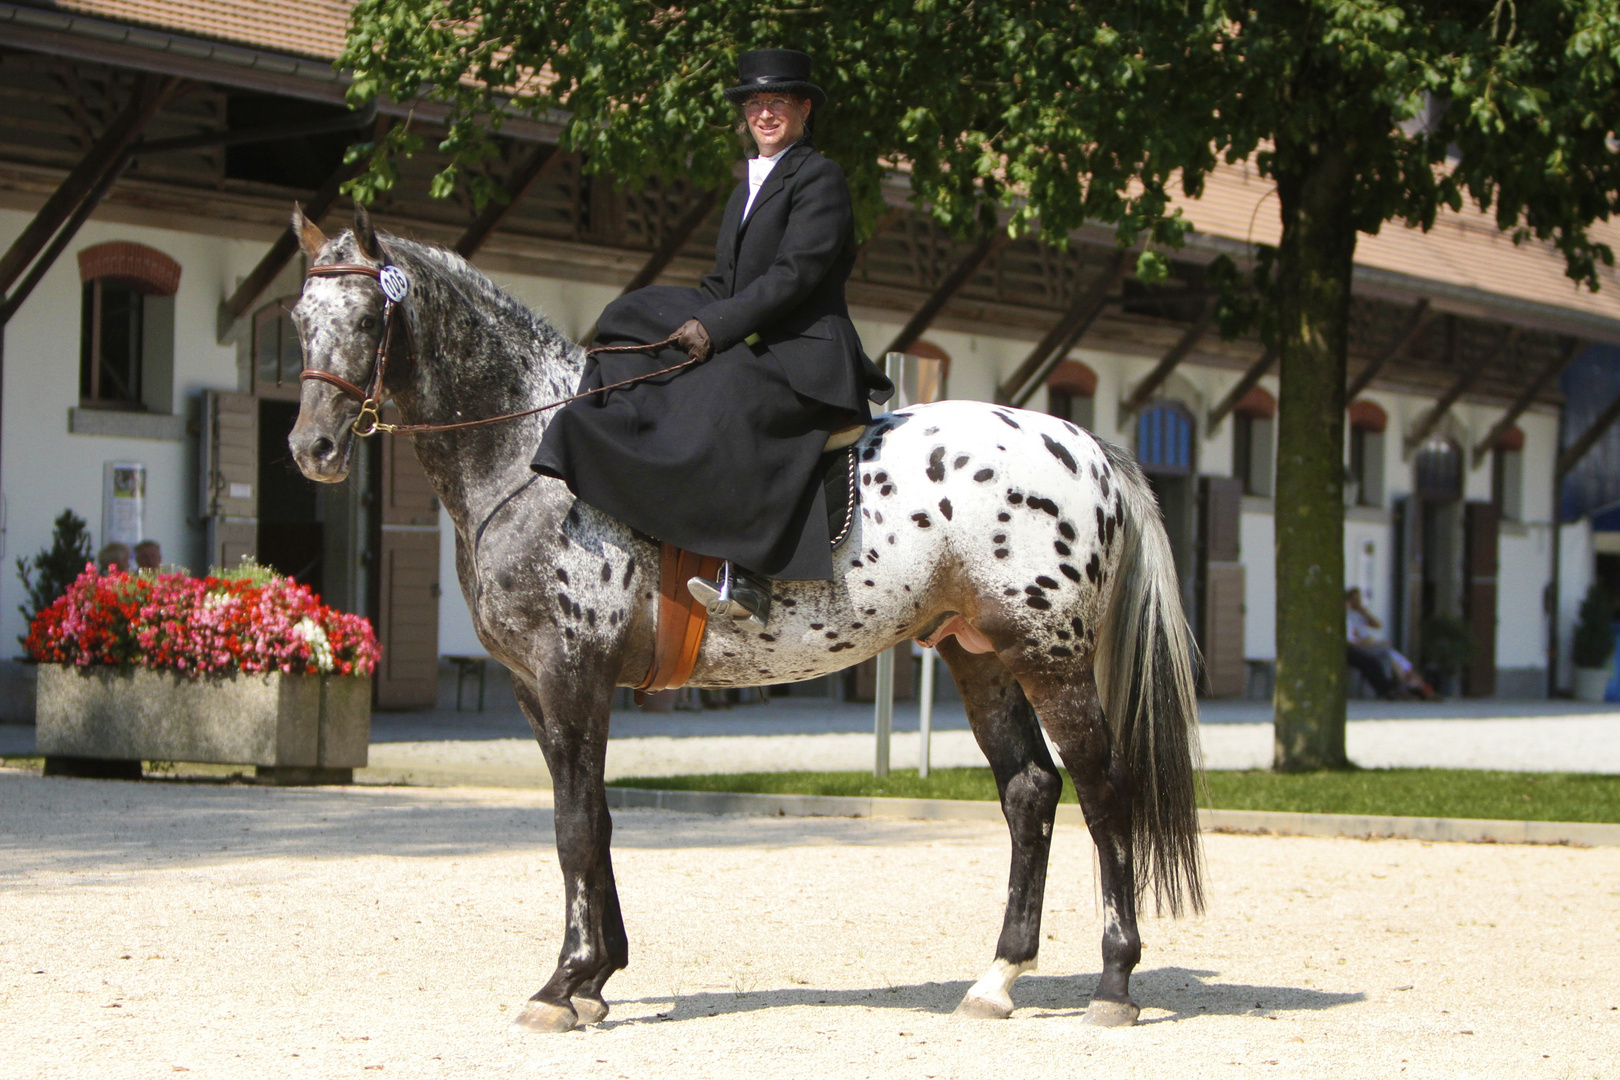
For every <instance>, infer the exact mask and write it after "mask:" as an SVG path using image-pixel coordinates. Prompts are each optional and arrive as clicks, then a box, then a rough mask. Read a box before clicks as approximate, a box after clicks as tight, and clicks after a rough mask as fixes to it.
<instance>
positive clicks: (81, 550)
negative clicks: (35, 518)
mask: <svg viewBox="0 0 1620 1080" xmlns="http://www.w3.org/2000/svg"><path fill="white" fill-rule="evenodd" d="M94 561H95V555H94V554H92V550H91V540H90V529H89V527H88V526H87V525H86V524H85V521H84V519H83V518H81V517H80V516H79V515H78V514H75V513H74V512H73V511H72V510H64V511H62V514H61V516H60V517H58V518H57V519H56V525H55V527H54V528H53V529H52V530H51V546H50V547H48V548H40V549H39V552H38V554H36V555H34V556H33V557H32V558H28V559H25V558H23V557H22V556H21V555H19V556H17V578H18V580H19V581H21V582H22V584H23V590H24V591H25V592H27V594H28V603H26V604H18V605H17V610H18V611H20V612H22V614H23V618H24V619H26V620H27V621H28V625H29V626H32V625H33V623H34V616H36V615H38V614H39V613H40V612H42V611H44V610H45V609H46V608H48V607H50V606H51V605H52V604H54V603H56V601H57V598H58V597H60V596H61V595H62V594H63V593H65V592H67V591H68V586H69V585H72V584H73V583H74V582H75V581H77V580H78V577H79V575H80V574H82V573H84V567H85V564H86V563H89V562H94ZM36 574H37V575H39V576H38V577H35V576H34V575H36ZM17 640H18V641H20V642H22V643H23V644H24V645H26V644H28V635H27V634H26V633H25V634H23V635H22V636H21V637H19V638H18V639H17Z"/></svg>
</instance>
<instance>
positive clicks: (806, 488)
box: [533, 49, 893, 626]
mask: <svg viewBox="0 0 1620 1080" xmlns="http://www.w3.org/2000/svg"><path fill="white" fill-rule="evenodd" d="M737 72H738V76H739V81H738V84H737V85H735V86H732V87H729V88H727V89H726V91H725V95H726V98H727V100H729V101H731V102H732V103H733V104H735V105H737V106H739V107H740V109H741V111H742V116H743V119H744V120H745V121H746V127H747V131H748V134H749V135H750V136H751V137H752V140H753V143H754V146H755V147H756V148H757V151H758V154H757V156H755V157H753V158H751V159H750V160H749V162H748V178H747V179H746V180H745V181H743V182H741V183H739V184H738V185H737V187H736V190H734V191H733V192H732V193H731V199H730V201H729V202H727V203H726V209H725V215H724V217H723V218H722V219H721V223H720V236H719V241H718V243H717V244H716V249H715V263H714V271H713V272H712V273H710V274H708V275H707V276H705V277H704V278H703V280H702V282H701V283H700V284H699V286H698V287H697V288H695V289H692V288H675V287H669V286H649V287H648V288H645V289H639V290H637V291H636V292H633V293H629V294H627V295H625V296H622V297H620V298H619V299H617V300H615V301H614V302H613V303H611V304H609V305H608V307H607V308H606V309H605V310H604V311H603V312H602V317H601V319H600V320H599V321H598V324H597V341H598V343H599V344H603V345H615V344H646V343H649V342H656V341H662V340H664V339H665V338H668V337H670V336H671V335H672V334H673V335H674V336H675V338H676V340H677V342H678V348H679V351H676V350H675V349H672V348H668V347H666V348H665V349H664V350H663V351H662V352H661V353H660V354H659V355H657V356H652V357H649V356H646V355H644V354H633V353H621V354H599V355H597V356H595V357H592V358H591V360H590V361H589V362H588V363H587V365H586V369H585V375H584V377H583V379H582V380H581V383H580V389H581V390H582V391H583V390H590V389H592V388H595V387H600V386H605V385H607V384H609V383H613V382H617V381H619V380H621V379H626V378H629V377H632V376H635V375H643V374H646V373H648V372H652V371H657V370H659V369H660V368H663V367H667V366H669V365H670V364H671V363H674V362H678V361H679V359H680V357H681V354H682V353H684V354H685V355H686V356H688V357H691V358H692V359H695V360H708V362H707V363H700V364H699V365H698V366H696V367H692V368H688V369H686V370H685V371H682V372H679V373H677V374H675V375H666V376H662V377H660V378H658V379H654V380H649V381H647V382H642V383H638V384H636V385H635V386H632V387H629V388H626V389H621V390H615V391H612V392H610V393H606V394H596V395H593V396H591V397H588V398H582V399H580V400H578V401H575V402H573V403H572V404H570V405H568V406H566V407H565V408H564V409H562V411H560V412H559V413H558V414H557V416H556V418H555V419H554V420H552V422H551V423H550V424H549V425H548V426H547V428H546V433H545V436H544V437H543V438H542V440H541V442H540V449H539V451H538V452H537V453H536V454H535V458H534V464H533V467H534V469H535V471H536V472H539V473H541V474H542V475H545V476H553V477H557V478H559V479H561V480H563V481H565V482H566V483H567V484H568V488H569V490H570V491H572V492H573V493H574V494H575V495H576V496H577V497H578V498H580V499H582V500H583V501H585V502H587V503H589V504H591V505H592V506H595V507H596V508H597V509H599V510H602V511H603V512H605V513H607V514H610V515H612V516H613V517H616V518H618V519H619V520H621V521H623V522H625V523H626V524H628V525H630V526H632V527H634V528H636V529H639V530H641V531H642V532H645V533H647V534H649V535H651V536H654V537H656V538H657V539H659V540H662V541H665V542H667V543H670V544H673V545H675V546H677V547H680V548H685V549H686V550H688V551H693V552H697V553H699V554H703V555H713V556H719V557H721V558H723V559H725V560H726V566H725V567H724V569H723V571H722V573H721V580H720V581H709V580H707V579H704V578H698V577H694V578H693V579H691V581H690V582H689V583H688V584H689V586H690V588H691V590H692V593H693V595H694V596H696V597H697V598H698V599H699V600H700V601H702V602H704V603H705V604H707V605H708V606H709V609H710V611H711V613H713V614H716V615H721V614H729V615H731V616H732V617H734V618H738V619H751V620H752V621H753V622H755V623H756V624H757V625H759V626H763V625H764V623H765V619H766V617H767V615H768V612H769V609H770V597H771V593H770V586H769V584H768V582H766V581H764V580H762V578H766V577H769V578H784V579H790V580H812V579H823V580H824V579H828V578H831V577H832V558H831V555H830V552H829V534H828V526H827V511H826V497H825V495H824V493H823V490H822V485H821V483H820V482H819V481H820V476H821V457H822V453H823V451H824V449H825V447H826V445H827V439H828V436H829V434H830V433H832V432H836V431H840V430H842V429H844V428H847V427H849V426H850V425H852V424H858V423H861V422H864V421H866V420H869V419H870V418H871V409H870V406H869V404H868V402H869V401H872V402H881V401H884V400H886V399H887V398H888V396H889V394H890V393H891V392H892V391H893V386H892V384H891V383H890V382H889V380H888V379H886V378H885V377H884V376H883V373H882V372H881V371H879V370H878V369H877V367H876V366H875V365H874V364H873V363H872V361H871V360H870V359H868V358H867V356H866V354H865V353H864V352H863V351H862V350H861V343H860V338H859V337H858V336H857V335H856V333H855V327H854V324H852V323H851V322H850V319H849V308H848V306H847V305H846V303H845V301H844V282H845V281H846V280H847V279H848V278H849V273H850V269H851V268H852V267H853V266H854V263H855V251H856V247H855V228H854V217H853V215H852V213H851V209H850V197H849V186H848V185H847V184H846V183H845V181H844V174H843V171H842V170H841V169H840V168H839V167H838V166H837V165H835V164H833V162H831V161H829V160H828V159H827V158H825V157H823V156H822V155H821V154H820V153H818V152H817V151H816V149H815V148H814V147H813V146H811V144H810V138H809V130H810V126H811V117H812V115H813V114H814V112H815V111H816V110H818V109H820V108H822V107H823V106H824V105H825V104H826V100H827V99H826V95H825V94H824V93H823V92H822V90H821V88H820V87H819V86H817V85H815V83H813V82H811V81H810V57H808V56H807V55H805V54H804V53H802V52H796V51H794V50H791V49H758V50H755V51H753V52H747V53H744V54H742V56H740V57H739V58H738V60H737ZM711 356H712V357H713V359H709V358H710V357H711Z"/></svg>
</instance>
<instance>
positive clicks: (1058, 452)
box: [1041, 431, 1080, 473]
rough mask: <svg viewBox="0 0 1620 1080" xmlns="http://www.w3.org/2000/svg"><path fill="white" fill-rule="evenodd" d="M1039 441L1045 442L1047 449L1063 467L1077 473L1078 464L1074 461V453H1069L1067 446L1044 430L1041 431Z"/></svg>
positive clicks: (1078, 469)
mask: <svg viewBox="0 0 1620 1080" xmlns="http://www.w3.org/2000/svg"><path fill="white" fill-rule="evenodd" d="M1041 442H1043V443H1045V444H1046V449H1047V451H1048V452H1049V453H1050V454H1051V455H1052V456H1053V457H1055V458H1057V459H1058V460H1059V461H1061V462H1063V467H1064V468H1065V469H1068V470H1069V471H1070V472H1072V473H1079V471H1080V466H1078V465H1076V464H1075V463H1074V455H1073V454H1071V453H1069V448H1068V447H1066V446H1064V445H1063V444H1062V443H1060V442H1058V441H1057V440H1056V439H1054V438H1052V436H1050V435H1048V434H1047V433H1046V432H1044V431H1043V432H1041Z"/></svg>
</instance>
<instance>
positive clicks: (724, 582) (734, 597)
mask: <svg viewBox="0 0 1620 1080" xmlns="http://www.w3.org/2000/svg"><path fill="white" fill-rule="evenodd" d="M686 587H687V589H688V590H689V591H690V592H691V593H692V596H693V597H694V598H695V599H696V600H697V602H698V603H700V604H702V605H703V606H704V607H706V608H708V609H709V615H710V617H712V618H716V619H718V618H721V617H722V616H726V615H729V616H731V617H732V618H733V619H747V620H748V621H749V622H751V623H753V624H754V625H755V626H756V627H758V628H759V629H761V630H763V629H765V621H766V619H768V618H770V613H771V592H770V588H769V587H768V586H761V585H760V584H758V583H757V582H754V581H752V580H750V579H749V578H748V577H747V576H746V575H743V574H738V573H735V572H733V571H732V568H731V562H730V560H727V561H725V562H723V563H721V564H720V580H719V581H710V580H709V579H708V578H706V577H699V576H696V575H694V576H693V577H690V578H688V579H687V581H686Z"/></svg>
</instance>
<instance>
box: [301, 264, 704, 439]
mask: <svg viewBox="0 0 1620 1080" xmlns="http://www.w3.org/2000/svg"><path fill="white" fill-rule="evenodd" d="M347 274H364V275H365V276H367V277H371V278H375V279H376V281H377V284H378V286H379V287H380V288H381V289H382V293H383V310H382V334H381V336H380V337H379V338H378V339H377V355H376V358H375V359H374V360H373V361H372V364H371V377H370V378H369V379H367V380H366V385H365V388H364V389H362V388H361V387H359V386H356V385H355V384H354V383H352V382H350V381H349V380H348V379H345V378H343V376H341V375H335V374H333V373H332V372H330V371H322V370H321V369H319V368H305V369H304V370H303V371H300V372H299V373H298V381H299V382H301V383H302V382H308V381H310V380H311V379H313V380H315V381H317V382H323V383H326V384H328V385H329V386H335V387H337V388H338V389H339V390H340V391H342V392H343V393H344V394H346V395H347V396H349V397H352V398H354V399H355V400H356V401H358V402H359V403H360V415H358V416H356V417H355V418H354V422H353V424H352V425H351V426H352V430H353V432H354V434H355V435H357V436H359V437H360V438H362V439H364V438H369V437H370V436H372V435H375V434H377V433H378V432H381V433H382V434H384V435H426V434H429V433H432V432H439V431H455V430H457V429H459V428H470V427H482V426H483V425H485V424H499V423H502V422H503V421H506V420H519V419H522V418H523V417H525V416H534V415H536V414H537V413H543V412H547V411H549V410H551V409H555V408H559V407H561V406H563V405H567V404H568V403H569V402H570V401H578V400H580V399H581V398H587V397H590V396H591V395H592V394H603V393H606V392H607V391H609V390H617V389H619V388H620V387H624V386H634V385H635V384H636V383H639V382H645V381H646V380H648V379H656V378H658V377H659V376H660V375H672V374H674V373H675V372H677V371H684V370H685V369H686V368H689V367H692V366H693V365H695V364H697V363H699V361H698V360H695V359H693V360H686V361H683V362H682V363H679V364H671V365H670V366H669V367H666V368H661V369H660V370H658V371H651V372H648V373H647V374H645V375H637V376H634V377H633V378H629V379H621V380H619V381H618V382H616V383H609V384H608V385H607V386H600V387H597V388H596V389H595V390H586V391H584V392H583V393H578V394H571V395H569V396H568V397H565V398H561V399H559V400H557V401H552V402H549V403H547V404H545V405H538V406H536V407H535V408H532V409H525V410H523V411H522V412H513V413H502V414H501V415H500V416H486V417H483V418H482V419H479V420H462V421H459V422H458V423H454V424H385V423H383V422H382V421H381V420H380V419H379V418H378V413H379V411H380V410H381V409H382V406H383V402H384V401H386V400H387V398H386V396H385V388H384V380H385V379H386V378H387V375H388V352H389V346H390V345H391V344H392V342H393V336H394V321H395V320H394V316H395V315H396V314H398V313H399V312H400V310H401V308H402V304H403V302H404V300H405V297H406V295H407V294H408V293H409V292H410V287H411V283H410V278H408V277H406V276H405V271H403V270H401V269H400V268H399V267H397V266H395V265H393V264H392V263H384V264H383V265H381V266H367V265H365V264H363V263H327V264H325V265H323V266H312V267H310V268H309V270H308V271H307V273H306V274H305V276H306V277H339V276H343V275H347ZM402 321H403V323H404V327H405V341H406V346H407V348H409V350H410V353H409V355H410V358H411V361H412V362H413V363H414V362H415V361H416V358H417V357H416V339H415V337H414V336H413V335H412V334H411V324H410V321H409V320H408V319H407V320H402ZM673 344H675V338H674V337H673V336H672V337H667V338H665V339H664V340H663V341H655V342H653V343H652V344H650V345H599V346H597V347H596V348H594V349H587V350H586V351H585V355H586V356H587V357H591V356H595V355H596V354H597V353H633V352H656V351H657V350H659V349H662V348H664V347H665V346H667V345H673Z"/></svg>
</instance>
